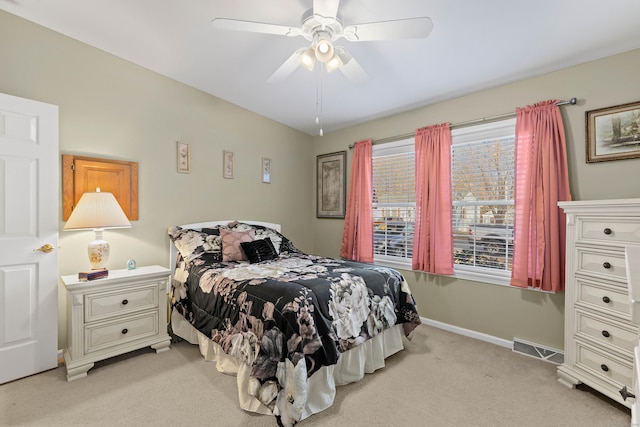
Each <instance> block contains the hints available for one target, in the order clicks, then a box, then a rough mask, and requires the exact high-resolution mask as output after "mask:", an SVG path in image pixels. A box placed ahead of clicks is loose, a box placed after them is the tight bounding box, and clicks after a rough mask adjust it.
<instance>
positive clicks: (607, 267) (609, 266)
mask: <svg viewBox="0 0 640 427" xmlns="http://www.w3.org/2000/svg"><path fill="white" fill-rule="evenodd" d="M602 266H603V267H604V268H606V269H607V270H608V269H610V268H611V264H609V263H608V262H606V261H605V263H604V264H602Z"/></svg>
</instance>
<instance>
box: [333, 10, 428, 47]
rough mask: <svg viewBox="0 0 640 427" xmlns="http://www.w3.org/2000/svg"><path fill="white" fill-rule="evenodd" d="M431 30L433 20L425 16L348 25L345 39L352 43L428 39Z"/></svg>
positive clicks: (345, 30)
mask: <svg viewBox="0 0 640 427" xmlns="http://www.w3.org/2000/svg"><path fill="white" fill-rule="evenodd" d="M431 30H433V22H432V21H431V18H429V17H426V16H423V17H421V18H408V19H398V20H394V21H381V22H369V23H366V24H356V25H348V26H347V27H345V29H344V38H346V39H347V40H349V41H352V42H357V41H372V40H396V39H420V38H425V37H427V36H428V35H429V34H430V33H431Z"/></svg>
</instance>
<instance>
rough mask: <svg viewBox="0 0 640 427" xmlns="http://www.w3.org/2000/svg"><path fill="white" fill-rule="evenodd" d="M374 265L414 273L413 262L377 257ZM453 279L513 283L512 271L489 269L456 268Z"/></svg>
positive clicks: (503, 284)
mask: <svg viewBox="0 0 640 427" xmlns="http://www.w3.org/2000/svg"><path fill="white" fill-rule="evenodd" d="M373 262H374V264H377V265H382V266H384V267H389V268H396V269H399V270H407V271H413V269H412V268H411V261H409V262H407V261H405V260H398V259H394V258H392V257H375V258H374V260H373ZM452 277H455V278H456V279H463V280H471V281H474V282H482V283H489V284H492V285H500V286H509V282H510V281H511V272H510V271H498V270H490V269H487V271H486V272H484V271H471V270H469V269H464V268H460V267H457V266H454V274H453V276H452Z"/></svg>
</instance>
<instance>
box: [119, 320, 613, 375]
mask: <svg viewBox="0 0 640 427" xmlns="http://www.w3.org/2000/svg"><path fill="white" fill-rule="evenodd" d="M127 332H129V330H128V329H127V328H124V329H123V330H122V335H124V334H126V333H127ZM602 366H604V365H602Z"/></svg>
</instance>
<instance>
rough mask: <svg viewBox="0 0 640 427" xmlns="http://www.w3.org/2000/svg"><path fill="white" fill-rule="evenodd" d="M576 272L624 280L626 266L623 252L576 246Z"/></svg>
mask: <svg viewBox="0 0 640 427" xmlns="http://www.w3.org/2000/svg"><path fill="white" fill-rule="evenodd" d="M576 250H577V252H578V259H577V261H578V265H577V266H576V268H577V272H578V273H583V274H589V275H596V276H599V277H602V278H604V279H619V280H623V281H625V282H626V280H627V267H626V265H625V259H624V252H610V251H599V250H597V249H591V248H585V247H577V248H576Z"/></svg>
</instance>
